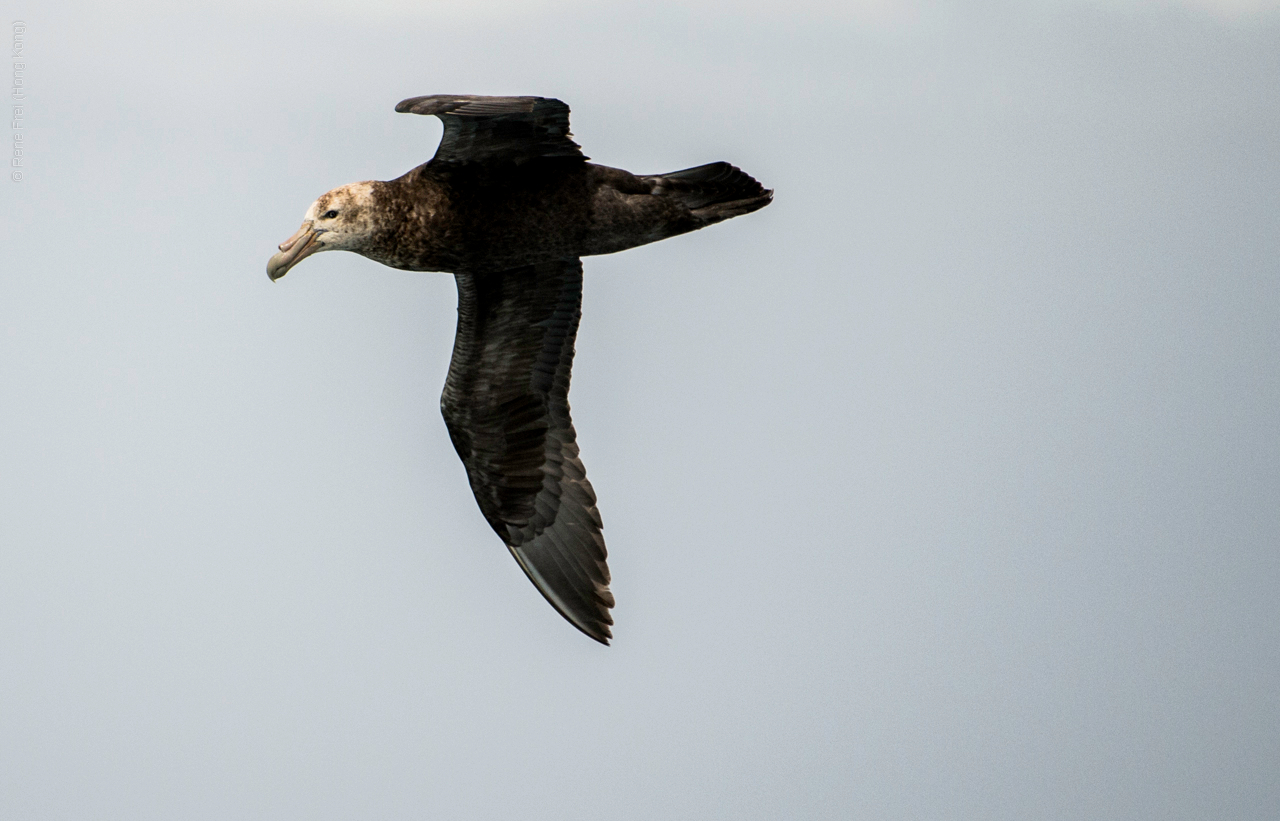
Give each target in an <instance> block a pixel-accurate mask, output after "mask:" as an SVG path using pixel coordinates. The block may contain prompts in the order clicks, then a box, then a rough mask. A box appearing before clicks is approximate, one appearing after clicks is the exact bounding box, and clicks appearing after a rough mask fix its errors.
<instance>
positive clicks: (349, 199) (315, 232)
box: [267, 182, 376, 280]
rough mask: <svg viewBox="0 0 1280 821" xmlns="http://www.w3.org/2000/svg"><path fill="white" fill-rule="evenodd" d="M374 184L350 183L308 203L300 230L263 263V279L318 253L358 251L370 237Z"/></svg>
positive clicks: (274, 275) (277, 275) (284, 270)
mask: <svg viewBox="0 0 1280 821" xmlns="http://www.w3.org/2000/svg"><path fill="white" fill-rule="evenodd" d="M375 185H376V183H372V182H353V183H351V184H350V185H344V186H342V187H341V188H335V189H333V190H332V191H330V192H329V193H327V194H325V195H324V196H322V197H320V199H318V200H316V201H315V202H313V203H311V207H310V208H308V209H307V217H306V219H305V220H303V222H302V227H301V228H299V229H298V232H297V233H296V234H294V235H293V236H291V237H289V238H288V239H287V240H285V241H284V242H282V243H280V253H278V254H276V255H275V256H273V257H272V258H271V260H270V261H269V262H268V263H267V276H269V277H271V279H272V280H277V279H279V278H280V277H282V276H284V275H285V274H287V273H288V272H289V269H290V268H292V267H293V266H295V265H297V264H298V263H299V262H301V261H302V259H303V258H305V257H309V256H311V255H312V254H314V253H316V252H318V251H357V252H358V251H360V250H361V248H363V247H364V245H365V243H366V242H367V241H368V240H369V239H370V238H371V237H372V236H373V231H374V227H375V226H374V218H373V213H374V207H373V206H374V202H373V195H374V186H375Z"/></svg>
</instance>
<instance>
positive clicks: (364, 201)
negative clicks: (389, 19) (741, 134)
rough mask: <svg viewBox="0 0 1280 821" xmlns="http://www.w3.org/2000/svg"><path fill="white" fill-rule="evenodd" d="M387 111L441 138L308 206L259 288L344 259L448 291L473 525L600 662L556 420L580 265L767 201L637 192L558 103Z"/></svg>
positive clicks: (456, 103) (564, 420) (441, 104)
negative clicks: (584, 139) (432, 126)
mask: <svg viewBox="0 0 1280 821" xmlns="http://www.w3.org/2000/svg"><path fill="white" fill-rule="evenodd" d="M396 111H400V112H408V113H411V114H434V115H436V116H437V117H439V118H440V119H441V120H442V121H444V137H443V139H441V141H440V147H439V149H438V150H437V151H436V154H435V157H433V158H432V159H431V161H430V162H428V163H426V164H424V165H420V166H418V167H417V168H415V169H413V170H412V171H410V172H409V173H407V174H405V175H404V176H403V177H400V178H399V179H395V180H390V181H389V182H380V181H370V182H357V183H351V184H350V185H344V186H342V187H341V188H335V189H333V190H332V191H330V192H329V193H327V194H325V195H324V196H322V197H320V199H318V200H316V201H315V202H314V203H312V205H311V207H310V208H309V209H307V216H306V219H304V220H303V223H302V227H301V228H299V229H298V232H297V233H296V234H294V235H293V236H291V237H289V239H287V240H285V241H284V242H283V243H281V244H280V253H278V254H276V255H275V256H273V257H271V261H270V262H268V263H267V274H268V275H269V276H270V277H271V279H273V280H276V279H279V278H280V277H282V276H284V275H285V274H286V273H287V272H288V271H289V270H290V269H291V268H292V267H293V266H294V265H296V264H298V262H299V261H301V260H302V259H303V258H304V257H307V256H310V255H311V254H314V253H316V252H317V251H334V250H343V251H355V252H356V253H357V254H362V255H364V256H366V257H368V258H369V259H372V260H375V261H377V262H381V263H382V264H384V265H389V266H391V267H392V268H401V269H404V270H407V271H443V272H447V273H451V274H453V275H454V277H455V279H456V280H457V283H458V333H457V337H456V338H455V340H454V343H453V359H452V360H451V362H450V363H449V375H448V377H447V378H446V379H445V384H444V394H443V395H442V396H441V398H440V409H441V411H442V412H443V413H444V421H445V425H446V426H447V427H448V429H449V437H450V438H451V439H452V440H453V446H454V447H455V448H456V449H457V451H458V455H459V456H460V457H462V464H463V465H464V466H465V467H466V470H467V478H468V479H470V481H471V490H472V492H474V493H475V497H476V501H477V502H478V503H479V505H480V512H481V513H483V514H484V517H485V519H486V520H487V521H488V522H489V525H490V526H491V527H493V529H494V531H496V532H497V534H498V536H499V537H500V538H501V539H502V541H503V543H504V544H506V546H507V549H508V550H510V551H511V555H512V556H514V557H515V559H516V562H518V563H519V565H520V568H521V569H522V570H524V572H525V574H526V575H528V577H529V579H530V581H532V582H533V584H534V586H535V587H537V588H538V591H539V592H541V593H542V595H543V596H545V597H546V599H547V601H549V602H550V603H551V606H552V607H554V608H555V609H556V610H558V611H559V612H560V614H561V615H562V616H564V617H565V618H566V619H568V620H569V622H570V623H572V624H573V626H574V627H577V628H578V629H579V630H581V631H582V632H583V633H586V634H587V635H588V636H590V637H591V638H593V639H595V640H596V641H599V642H601V643H604V644H608V643H609V638H610V637H611V635H612V634H611V633H610V630H609V625H611V624H613V617H612V616H611V615H610V613H609V609H610V608H611V607H613V604H614V600H613V594H612V593H610V592H609V567H608V565H607V564H606V563H605V557H606V553H605V547H604V537H603V536H602V535H601V532H600V531H601V526H602V525H601V522H600V513H599V511H597V510H596V494H595V491H593V490H592V489H591V483H590V482H588V481H587V476H586V473H585V472H584V470H583V467H582V460H581V459H579V458H578V445H577V441H576V436H575V434H574V430H573V423H572V421H570V419H569V401H568V395H569V369H570V368H571V366H572V365H573V341H574V336H575V335H576V334H577V331H578V318H579V316H580V315H581V306H582V260H581V257H585V256H591V255H592V254H610V253H613V252H614V251H623V250H626V249H627V248H634V247H636V246H637V245H644V244H646V243H649V242H654V241H656V240H660V239H666V238H667V237H672V236H675V235H676V234H683V233H686V232H688V231H696V230H697V229H699V228H703V227H705V226H708V225H712V224H713V223H717V222H720V221H722V220H726V219H729V218H730V217H736V216H739V215H741V214H747V213H750V212H752V211H755V210H756V209H759V208H763V207H764V206H766V205H768V204H769V202H770V200H772V199H773V192H772V191H768V190H765V188H764V187H763V186H762V185H760V183H758V182H756V181H755V180H754V179H752V178H751V177H750V176H748V175H747V174H745V173H743V172H742V171H740V170H739V169H737V168H735V167H733V166H732V165H729V164H728V163H725V162H716V163H711V164H710V165H701V166H698V167H697V168H689V169H685V170H684V171H675V172H672V173H670V174H649V175H636V174H631V173H629V172H627V171H622V170H620V169H617V168H609V167H607V166H603V165H596V164H594V163H589V162H587V158H586V157H584V156H583V154H582V151H581V150H580V149H579V147H578V145H577V144H576V143H574V142H573V140H571V139H570V134H569V107H568V106H567V105H565V104H564V103H562V102H560V101H559V100H553V99H549V98H545V97H475V96H454V95H446V94H437V95H433V96H429V97H414V98H412V99H408V100H405V101H403V102H401V103H400V104H399V105H397V106H396Z"/></svg>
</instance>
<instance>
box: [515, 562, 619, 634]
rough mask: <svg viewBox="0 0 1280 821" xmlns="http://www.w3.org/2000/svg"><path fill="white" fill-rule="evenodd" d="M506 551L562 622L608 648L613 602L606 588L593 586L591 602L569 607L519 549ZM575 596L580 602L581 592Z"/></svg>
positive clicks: (605, 585)
mask: <svg viewBox="0 0 1280 821" xmlns="http://www.w3.org/2000/svg"><path fill="white" fill-rule="evenodd" d="M507 550H509V551H510V552H511V555H512V557H514V558H515V560H516V563H517V564H518V565H520V569H521V570H523V571H524V574H525V575H526V576H528V577H529V581H531V582H533V586H534V587H535V588H537V590H538V592H539V593H541V594H542V597H543V598H544V599H546V600H547V603H548V604H550V605H551V606H552V607H554V608H555V610H556V612H557V613H559V614H560V615H561V616H562V617H563V618H564V620H565V621H567V622H569V623H570V624H572V625H573V626H574V627H576V628H578V630H579V631H580V632H581V633H582V634H583V635H585V636H587V637H588V638H590V639H594V640H595V641H598V642H600V643H601V644H603V645H605V646H606V647H607V646H609V640H610V639H612V638H613V631H612V629H610V628H611V626H612V625H613V614H611V613H610V612H609V609H610V608H611V607H613V605H614V598H613V593H612V592H611V591H610V590H609V586H608V585H607V584H600V583H599V582H596V583H595V585H594V588H595V589H594V590H592V595H591V597H590V598H591V601H590V602H588V601H585V600H584V601H582V604H584V605H586V606H585V607H577V608H575V607H571V606H570V602H567V601H565V600H564V598H563V597H561V596H560V595H559V594H557V593H556V591H555V590H554V589H553V588H552V585H551V584H550V583H549V582H548V580H547V579H545V578H543V576H542V574H541V573H539V572H538V571H537V570H535V569H534V568H533V566H532V565H531V564H530V562H529V561H527V560H526V558H525V557H524V556H523V555H521V550H520V548H518V547H514V546H512V545H507ZM606 573H607V570H606ZM577 592H578V598H579V599H583V596H582V594H581V591H577ZM591 611H594V612H591Z"/></svg>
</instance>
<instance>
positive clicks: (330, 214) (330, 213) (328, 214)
mask: <svg viewBox="0 0 1280 821" xmlns="http://www.w3.org/2000/svg"><path fill="white" fill-rule="evenodd" d="M336 216H338V212H337V211H325V212H324V217H323V219H327V220H331V219H333V218H334V217H336Z"/></svg>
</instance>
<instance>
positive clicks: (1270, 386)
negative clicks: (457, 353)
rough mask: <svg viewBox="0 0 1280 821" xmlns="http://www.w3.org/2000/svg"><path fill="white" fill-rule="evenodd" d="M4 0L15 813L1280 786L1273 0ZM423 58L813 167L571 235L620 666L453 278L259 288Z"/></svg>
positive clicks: (1052, 805)
mask: <svg viewBox="0 0 1280 821" xmlns="http://www.w3.org/2000/svg"><path fill="white" fill-rule="evenodd" d="M9 19H10V20H12V19H22V20H24V21H25V22H26V23H27V24H28V26H29V29H28V33H27V50H28V53H29V58H28V60H27V79H28V83H29V87H30V105H29V106H28V109H27V111H28V113H29V117H28V123H29V127H28V128H27V132H28V134H29V139H28V145H29V146H30V148H29V151H28V165H27V175H26V179H24V180H23V181H22V182H21V183H13V182H11V181H9V180H7V179H6V180H0V183H2V184H0V189H2V190H3V194H0V208H3V220H2V221H0V244H2V246H3V259H4V265H3V269H4V270H3V276H2V277H0V341H2V342H3V344H0V378H2V379H3V384H4V385H5V391H4V394H3V397H2V398H0V465H3V470H2V471H0V817H3V818H4V819H15V821H18V820H21V821H27V820H28V819H95V821H105V820H106V819H130V821H136V819H355V818H359V819H369V818H379V819H417V818H433V817H434V818H468V819H470V818H476V819H490V818H495V819H496V818H519V819H552V818H556V819H587V818H613V819H618V820H619V821H630V819H777V818H798V819H801V818H803V819H808V818H813V819H829V818H830V819H834V818H903V819H926V818H928V819H933V818H938V819H1020V820H1021V819H1028V818H1061V819H1197V820H1199V819H1205V818H1224V819H1225V818H1232V819H1235V818H1239V819H1255V818H1256V819H1263V818H1275V817H1277V816H1280V786H1278V782H1277V779H1276V762H1277V761H1280V707H1278V706H1277V705H1278V703H1280V702H1278V701H1277V698H1276V693H1277V692H1280V603H1278V601H1280V599H1278V597H1277V589H1278V588H1280V552H1278V551H1277V545H1278V544H1280V505H1277V500H1278V499H1280V413H1278V412H1277V408H1278V405H1280V364H1277V363H1278V361H1280V357H1278V356H1277V354H1278V353H1280V263H1278V262H1277V260H1280V16H1277V12H1276V4H1273V3H1265V2H1255V3H1249V2H1243V0H1242V2H1237V3H1222V4H1215V3H1211V2H1207V1H1206V2H1202V3H1199V4H1196V5H1174V4H1170V3H1159V2H1154V1H1153V2H1145V3H1143V2H1130V3H1124V4H1102V3H1092V4H1086V3H1076V2H1065V1H1064V2H1056V3H1041V4H1027V3H1000V2H990V3H968V4H966V3H939V4H925V3H919V4H911V3H898V2H880V3H874V4H870V5H858V6H854V7H852V8H847V7H844V6H842V5H838V4H835V3H831V4H825V3H822V2H818V0H811V1H810V2H798V3H794V4H792V3H786V4H783V3H776V4H775V3H769V2H758V3H754V4H747V5H743V6H738V5H736V4H731V3H728V2H714V0H712V1H711V2H692V3H689V2H681V3H673V2H665V0H663V1H662V2H645V3H620V4H612V5H609V6H596V5H590V4H585V3H574V2H552V1H551V0H548V2H545V3H542V4H535V5H528V6H517V5H514V4H508V3H505V2H501V0H492V1H491V2H488V3H484V4H481V5H479V6H466V5H461V4H441V5H438V6H436V5H432V4H430V3H421V4H419V3H407V2H406V3H382V4H375V5H373V6H371V7H369V8H368V9H366V10H365V11H360V12H355V11H351V10H344V8H343V7H342V6H341V5H340V4H337V3H329V4H324V3H321V4H318V5H316V4H308V5H298V6H287V5H284V4H280V3H273V2H262V3H248V2H240V3H232V4H230V5H229V6H226V7H222V6H219V7H215V6H206V5H200V4H189V5H186V6H183V7H181V8H177V9H173V10H171V9H168V8H167V7H161V6H160V5H159V4H156V5H155V6H154V7H152V8H150V9H149V10H148V8H147V7H145V6H144V7H142V10H135V11H132V12H130V11H125V10H123V9H118V8H113V9H111V10H107V9H103V8H97V7H94V6H90V5H89V4H85V3H71V4H62V8H61V9H54V8H53V7H52V4H40V5H39V6H37V5H35V4H27V5H25V6H24V5H22V4H18V5H17V6H11V11H10V15H9ZM9 36H10V35H9V34H6V39H8V37H9ZM10 62H11V61H7V62H6V69H5V70H6V72H8V71H9V70H10V68H9V66H8V63H10ZM7 79H8V78H6V80H7ZM6 85H8V83H7V82H6ZM439 92H446V93H498V94H541V95H546V96H556V97H560V98H561V99H564V100H565V101H566V102H568V103H569V104H570V106H571V107H572V108H573V131H574V134H575V136H576V138H577V139H578V141H579V142H580V143H581V144H582V145H583V146H584V149H585V151H586V153H587V154H589V155H590V156H591V157H592V158H593V159H594V160H595V161H597V162H601V163H604V164H607V165H615V166H620V167H624V168H627V169H630V170H633V171H636V172H642V173H649V172H661V171H670V170H676V169H679V168H684V167H688V166H692V165H697V164H700V163H704V162H710V161H714V160H728V161H731V162H733V163H735V164H737V165H739V166H741V167H742V168H744V169H745V170H747V171H748V172H749V173H751V174H753V175H754V176H756V177H758V178H759V179H760V180H761V181H763V182H764V183H765V184H766V185H769V186H771V187H774V188H775V189H776V190H777V199H776V202H775V203H774V205H772V206H771V207H769V208H767V209H765V210H764V211H761V212H759V213H757V214H753V215H750V216H747V217H743V218H739V219H735V220H733V221H731V222H729V223H726V224H723V225H720V226H716V227H714V228H711V229H708V230H706V231H703V232H699V233H697V234H693V235H689V236H685V237H679V238H676V239H673V240H669V241H666V242H663V243H661V244H658V245H654V246H650V247H646V248H642V249H637V250H633V251H629V252H626V253H624V254H620V255H616V256H611V257H597V258H591V259H589V260H587V281H586V294H585V300H584V302H585V304H584V309H583V310H584V317H583V322H582V327H581V331H580V334H579V337H578V356H577V360H576V367H575V371H574V382H573V390H572V393H571V401H572V404H573V411H574V419H575V422H576V425H577V429H578V432H579V441H580V443H581V446H582V453H583V457H584V461H585V463H586V465H587V469H588V474H589V476H590V477H591V479H592V481H593V483H594V485H595V487H596V490H597V492H598V493H599V496H600V507H601V511H602V513H603V516H604V521H605V535H606V538H607V540H608V544H609V548H610V564H611V566H612V569H613V573H614V586H613V587H614V591H615V592H616V594H617V597H618V602H619V604H618V607H617V609H616V611H615V616H616V618H617V628H616V642H615V644H614V646H613V647H610V648H604V647H600V646H597V645H595V644H594V643H593V642H591V641H589V640H587V639H586V638H584V637H583V636H581V635H579V634H578V633H577V632H576V631H574V630H573V629H572V628H571V627H570V626H569V625H567V624H566V623H564V622H563V621H562V620H561V619H560V617H559V616H557V615H556V614H555V613H554V611H552V610H551V608H549V607H548V606H547V605H546V604H545V602H544V601H543V600H542V599H541V597H540V596H538V594H537V593H536V592H535V591H534V589H533V588H532V586H531V585H529V583H528V582H527V581H526V580H525V579H524V577H523V576H522V574H521V573H520V572H519V569H518V568H517V567H516V565H515V563H514V562H513V561H512V560H511V559H510V557H509V556H508V555H507V554H506V552H505V550H503V548H502V546H501V544H500V543H499V542H498V540H497V539H496V538H495V537H494V536H493V533H492V532H491V531H490V530H489V529H488V527H487V525H486V524H485V523H484V521H483V519H482V518H481V516H480V514H479V512H478V510H477V509H476V506H475V503H474V501H473V500H472V498H471V496H470V491H469V489H468V487H467V483H466V480H465V477H464V473H463V470H462V467H461V465H460V464H459V462H458V460H457V458H456V456H455V455H454V453H453V451H452V447H451V445H450V444H449V441H448V437H447V434H446V432H445V428H444V425H443V422H442V420H441V419H440V415H439V411H438V397H439V392H440V388H441V385H442V383H443V379H444V373H445V370H446V367H447V362H448V356H449V351H450V346H451V343H452V338H453V331H454V320H455V304H456V302H455V291H454V285H453V282H452V279H451V278H450V277H448V276H447V275H440V274H411V273H404V272H396V271H392V270H390V269H385V268H381V267H380V266H377V265H376V264H374V263H372V262H369V261H367V260H364V259H362V258H359V257H356V256H354V255H347V254H324V255H321V256H317V257H314V258H312V259H308V260H307V261H306V262H305V263H303V264H301V265H300V266H299V267H298V268H297V269H295V270H294V271H293V272H291V273H290V274H289V276H288V277H286V278H285V279H283V280H281V281H280V282H278V283H274V284H273V283H271V282H269V281H268V280H267V277H266V274H265V271H264V269H265V265H266V261H267V258H268V257H269V256H270V255H271V253H272V252H273V250H274V247H275V245H276V243H278V242H280V241H281V240H283V239H284V238H286V237H287V236H289V234H291V233H292V232H293V231H294V230H295V229H296V228H297V225H298V223H299V222H300V220H301V218H302V215H303V213H304V211H305V209H306V207H307V206H308V205H309V203H310V202H311V201H312V200H313V199H314V198H315V197H316V196H318V195H319V194H321V193H323V192H324V191H326V190H328V189H329V188H332V187H334V186H336V185H339V184H342V183H347V182H352V181H356V180H362V179H370V178H378V179H387V178H391V177H394V176H398V175H400V174H401V173H403V172H404V171H406V170H408V169H409V168H411V167H413V166H414V165H416V164H418V163H420V162H423V161H425V160H427V159H428V158H429V157H430V156H431V154H432V153H433V152H434V150H435V145H436V142H437V140H438V138H439V134H440V125H439V123H438V121H436V120H435V119H434V118H422V117H411V116H407V115H398V114H395V113H393V111H392V108H393V106H394V105H395V103H396V102H397V101H399V100H400V99H402V98H404V97H408V96H414V95H420V94H430V93H439ZM9 153H10V145H9V144H6V146H5V156H6V158H8V156H9Z"/></svg>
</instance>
